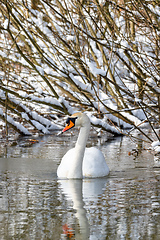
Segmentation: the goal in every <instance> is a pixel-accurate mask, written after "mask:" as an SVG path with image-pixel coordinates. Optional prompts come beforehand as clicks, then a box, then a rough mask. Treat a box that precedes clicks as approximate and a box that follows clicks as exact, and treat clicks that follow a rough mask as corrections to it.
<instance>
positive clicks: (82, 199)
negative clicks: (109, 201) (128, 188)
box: [58, 178, 107, 240]
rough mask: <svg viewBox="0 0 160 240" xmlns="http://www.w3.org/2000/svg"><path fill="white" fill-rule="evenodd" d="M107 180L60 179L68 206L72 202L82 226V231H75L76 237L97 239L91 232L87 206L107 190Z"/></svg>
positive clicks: (83, 239)
mask: <svg viewBox="0 0 160 240" xmlns="http://www.w3.org/2000/svg"><path fill="white" fill-rule="evenodd" d="M106 182H107V179H106V178H97V179H68V180H58V183H59V184H60V187H59V188H60V189H61V192H62V194H64V195H65V198H66V199H67V204H68V208H70V207H69V205H70V204H71V205H72V206H71V208H73V209H74V210H75V217H76V219H77V221H78V225H79V227H80V232H79V233H78V232H75V236H74V237H75V238H74V239H77V240H78V239H82V240H86V239H91V237H92V238H93V237H94V239H96V238H95V237H97V236H93V235H92V234H93V233H92V234H91V233H90V224H89V220H88V218H87V211H86V207H85V206H87V208H89V206H90V202H91V201H92V203H93V202H94V201H97V200H98V198H99V197H100V196H101V195H102V193H103V191H104V190H105V185H106ZM92 207H93V205H92ZM95 234H96V233H95Z"/></svg>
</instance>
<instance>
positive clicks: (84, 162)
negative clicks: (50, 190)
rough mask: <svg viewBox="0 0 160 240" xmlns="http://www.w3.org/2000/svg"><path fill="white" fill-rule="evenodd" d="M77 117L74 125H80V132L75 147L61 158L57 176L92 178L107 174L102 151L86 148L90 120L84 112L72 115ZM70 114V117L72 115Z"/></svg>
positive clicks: (107, 170)
mask: <svg viewBox="0 0 160 240" xmlns="http://www.w3.org/2000/svg"><path fill="white" fill-rule="evenodd" d="M72 116H74V117H78V118H77V119H76V122H75V126H80V127H81V129H80V133H79V136H78V139H77V142H76V145H75V148H72V149H70V150H69V151H68V152H67V153H66V154H65V155H64V157H63V158H62V161H61V163H60V165H59V167H58V169H57V175H58V177H59V178H83V177H88V178H94V177H104V176H107V175H108V174H109V168H108V166H107V163H106V160H105V158H104V156H103V153H102V152H101V151H100V150H99V149H97V148H95V147H91V148H86V142H87V139H88V134H89V130H90V120H89V118H88V117H87V115H86V114H84V113H77V114H74V115H72ZM72 116H71V117H72Z"/></svg>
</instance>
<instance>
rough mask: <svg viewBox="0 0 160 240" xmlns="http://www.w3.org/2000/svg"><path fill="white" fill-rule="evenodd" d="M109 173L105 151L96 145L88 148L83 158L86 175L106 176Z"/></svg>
mask: <svg viewBox="0 0 160 240" xmlns="http://www.w3.org/2000/svg"><path fill="white" fill-rule="evenodd" d="M108 174H109V168H108V166H107V163H106V160H105V158H104V156H103V153H102V152H101V151H100V150H99V149H97V148H94V147H91V148H86V150H85V154H84V159H83V176H84V177H104V176H107V175H108Z"/></svg>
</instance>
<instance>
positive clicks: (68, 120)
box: [66, 117, 78, 124]
mask: <svg viewBox="0 0 160 240" xmlns="http://www.w3.org/2000/svg"><path fill="white" fill-rule="evenodd" d="M77 118H78V117H75V118H71V117H69V118H67V120H66V123H67V124H69V122H70V121H72V122H73V123H74V124H75V121H76V119H77Z"/></svg>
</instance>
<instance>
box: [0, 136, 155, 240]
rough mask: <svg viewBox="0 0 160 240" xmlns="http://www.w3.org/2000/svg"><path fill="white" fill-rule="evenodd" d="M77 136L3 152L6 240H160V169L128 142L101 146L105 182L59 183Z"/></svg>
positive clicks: (1, 218) (0, 234)
mask: <svg viewBox="0 0 160 240" xmlns="http://www.w3.org/2000/svg"><path fill="white" fill-rule="evenodd" d="M75 140H76V138H75V136H70V135H65V136H64V135H63V136H62V137H61V136H60V137H57V136H55V135H54V134H53V135H52V136H47V137H42V138H41V139H39V141H40V142H39V143H36V144H34V145H33V146H32V147H22V146H19V145H17V146H15V147H10V148H3V149H2V147H1V156H0V239H7V240H8V239H29V240H31V239H32V240H34V239H38V240H41V239H52V240H59V239H76V240H79V239H82V240H85V239H95V240H98V239H100V240H101V239H102V240H103V239H111V240H114V239H135V240H137V239H144V240H148V239H157V240H158V239H160V185H159V183H160V162H159V159H158V157H154V156H153V154H152V153H150V152H149V151H147V150H141V148H143V147H144V146H143V145H142V143H141V142H139V154H138V156H134V155H132V154H131V155H130V156H129V154H128V153H129V152H131V151H132V149H133V148H135V144H134V143H133V142H132V141H131V140H130V139H129V138H127V137H123V138H115V139H112V140H110V141H107V142H102V144H100V142H99V141H100V140H97V138H94V137H92V138H91V137H90V139H89V145H95V146H96V145H97V147H99V148H100V149H101V150H102V152H103V153H104V155H105V156H106V161H107V163H108V166H109V168H110V170H111V172H110V175H109V176H108V177H107V178H102V179H84V180H58V179H57V177H56V169H57V166H58V164H59V163H60V161H61V158H62V156H63V155H64V154H65V152H66V151H67V150H68V149H69V148H71V147H73V145H74V142H75Z"/></svg>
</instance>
